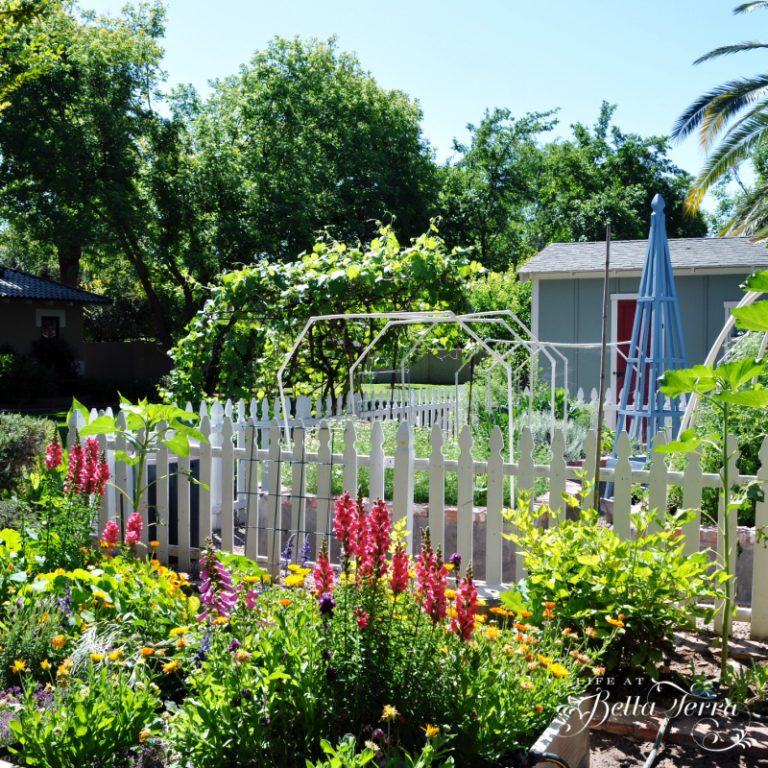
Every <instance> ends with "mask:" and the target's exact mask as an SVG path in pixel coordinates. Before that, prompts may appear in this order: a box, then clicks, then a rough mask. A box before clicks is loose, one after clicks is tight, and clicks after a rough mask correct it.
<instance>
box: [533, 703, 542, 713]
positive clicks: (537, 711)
mask: <svg viewBox="0 0 768 768" xmlns="http://www.w3.org/2000/svg"><path fill="white" fill-rule="evenodd" d="M534 709H535V710H536V714H538V715H540V714H541V713H542V712H543V711H544V707H542V706H541V704H537V705H536V706H535V707H534Z"/></svg>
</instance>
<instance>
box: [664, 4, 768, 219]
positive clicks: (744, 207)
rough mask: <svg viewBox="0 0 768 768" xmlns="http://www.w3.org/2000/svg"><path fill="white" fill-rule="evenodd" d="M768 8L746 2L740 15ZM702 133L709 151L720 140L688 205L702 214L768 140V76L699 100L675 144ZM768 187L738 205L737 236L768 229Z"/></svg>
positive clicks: (743, 47)
mask: <svg viewBox="0 0 768 768" xmlns="http://www.w3.org/2000/svg"><path fill="white" fill-rule="evenodd" d="M758 9H768V0H760V1H759V2H749V3H742V4H741V5H739V6H738V7H736V8H735V9H734V11H733V12H734V13H735V14H742V13H749V12H751V11H755V10H758ZM761 48H768V41H765V42H761V41H751V42H743V43H737V44H736V45H725V46H722V47H720V48H715V50H713V51H710V52H709V53H706V54H704V56H701V57H700V58H698V59H697V60H696V61H695V62H694V64H701V63H702V62H704V61H709V60H710V59H715V58H717V57H719V56H730V55H731V54H734V53H741V52H742V51H753V50H757V49H761ZM695 131H698V133H699V140H700V141H701V144H702V146H703V147H704V148H705V149H707V150H709V149H711V148H712V147H713V146H714V145H715V142H716V141H717V140H718V139H719V144H717V146H716V147H714V149H713V150H712V152H711V154H710V155H709V157H708V158H707V160H706V162H705V164H704V167H703V168H702V170H701V173H699V175H698V177H697V178H696V180H695V181H694V183H693V186H692V187H691V190H690V192H689V193H688V199H687V201H686V205H687V207H688V208H689V209H690V210H694V211H695V210H696V209H697V208H698V207H699V204H700V203H701V200H702V198H703V197H704V195H705V194H706V192H707V190H708V189H709V188H710V187H711V186H712V185H713V184H714V183H715V182H716V181H717V180H718V179H720V178H721V177H722V176H724V175H725V174H726V173H728V172H729V171H734V170H735V169H736V168H737V167H738V166H739V164H740V163H741V162H742V161H743V160H746V159H747V158H748V157H749V156H750V153H751V152H752V150H753V149H754V148H755V147H756V146H757V144H758V143H760V142H763V141H768V73H766V74H761V75H755V76H754V77H749V78H740V79H738V80H731V81H729V82H727V83H723V84H722V85H718V86H717V87H716V88H713V89H712V90H711V91H708V92H707V93H704V94H702V95H701V96H699V98H698V99H696V101H694V102H693V104H691V105H690V106H689V107H688V108H687V109H686V110H685V112H683V114H682V115H681V116H680V117H679V118H678V120H677V122H676V123H675V127H674V129H673V131H672V137H673V138H674V139H683V138H685V137H686V136H688V135H690V134H691V133H693V132H695ZM766 192H768V184H766V183H761V184H758V185H757V187H756V188H755V190H753V191H752V192H751V193H748V194H747V196H746V197H745V199H744V200H743V201H742V202H741V204H740V205H739V206H738V209H737V211H736V216H735V218H734V220H733V221H732V222H731V226H730V230H731V231H734V232H735V231H740V232H745V231H746V229H745V227H749V228H750V229H751V230H752V232H757V231H764V230H766V228H768V203H766V197H765V193H766Z"/></svg>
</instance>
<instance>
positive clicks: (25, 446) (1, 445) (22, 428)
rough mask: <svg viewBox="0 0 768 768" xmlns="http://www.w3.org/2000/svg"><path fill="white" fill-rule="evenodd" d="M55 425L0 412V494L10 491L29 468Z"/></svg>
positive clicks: (50, 435)
mask: <svg viewBox="0 0 768 768" xmlns="http://www.w3.org/2000/svg"><path fill="white" fill-rule="evenodd" d="M55 428H56V426H55V424H53V422H51V421H48V420H47V419H39V418H35V417H33V416H21V415H19V414H17V413H0V493H3V492H6V493H7V492H8V491H12V490H14V489H15V488H16V487H17V486H18V483H19V480H20V479H21V474H22V472H23V470H25V469H31V468H32V467H33V466H34V464H35V462H36V460H37V457H38V456H39V455H40V454H42V452H43V449H44V448H45V444H46V443H47V442H48V440H50V439H51V438H52V437H53V433H54V430H55Z"/></svg>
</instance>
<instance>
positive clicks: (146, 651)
mask: <svg viewBox="0 0 768 768" xmlns="http://www.w3.org/2000/svg"><path fill="white" fill-rule="evenodd" d="M154 652H155V649H154V648H150V647H149V646H145V647H144V648H142V649H141V650H140V651H139V653H140V654H141V655H142V656H152V655H153V654H154Z"/></svg>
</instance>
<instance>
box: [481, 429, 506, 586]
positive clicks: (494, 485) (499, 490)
mask: <svg viewBox="0 0 768 768" xmlns="http://www.w3.org/2000/svg"><path fill="white" fill-rule="evenodd" d="M489 448H490V455H489V456H488V491H487V501H486V505H487V508H486V517H485V580H486V581H487V582H488V583H489V584H501V581H502V536H501V532H502V524H503V520H502V517H501V508H502V507H503V506H504V459H503V457H502V455H501V454H502V451H503V450H504V436H503V435H502V434H501V429H500V428H499V425H498V424H497V425H496V426H495V427H494V428H493V430H492V431H491V439H490V445H489Z"/></svg>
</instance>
